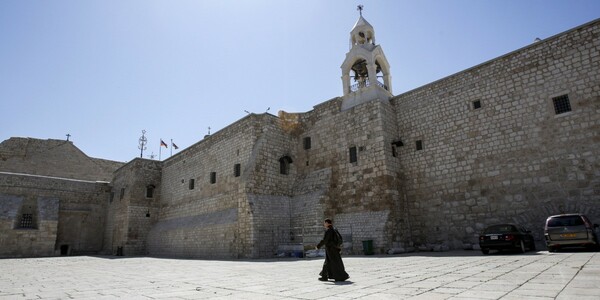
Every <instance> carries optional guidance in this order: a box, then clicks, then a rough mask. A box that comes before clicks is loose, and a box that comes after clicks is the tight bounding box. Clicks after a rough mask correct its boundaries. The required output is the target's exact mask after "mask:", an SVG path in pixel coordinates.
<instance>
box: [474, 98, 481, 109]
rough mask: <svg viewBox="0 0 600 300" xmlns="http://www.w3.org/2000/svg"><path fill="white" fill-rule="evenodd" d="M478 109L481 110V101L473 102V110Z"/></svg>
mask: <svg viewBox="0 0 600 300" xmlns="http://www.w3.org/2000/svg"><path fill="white" fill-rule="evenodd" d="M480 108H481V100H475V101H473V109H480Z"/></svg>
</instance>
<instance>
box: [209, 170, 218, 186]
mask: <svg viewBox="0 0 600 300" xmlns="http://www.w3.org/2000/svg"><path fill="white" fill-rule="evenodd" d="M210 183H211V184H215V183H217V172H210Z"/></svg>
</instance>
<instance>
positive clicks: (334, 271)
mask: <svg viewBox="0 0 600 300" xmlns="http://www.w3.org/2000/svg"><path fill="white" fill-rule="evenodd" d="M323 227H325V236H323V239H322V240H321V241H320V242H319V244H318V245H317V249H319V248H321V247H323V246H325V262H324V263H323V270H321V273H320V274H319V275H321V277H320V278H319V280H320V281H328V280H329V279H330V278H331V279H335V281H344V280H346V279H348V278H349V277H350V276H348V273H346V270H345V268H344V262H343V261H342V255H341V252H342V248H341V247H342V242H343V241H342V236H341V235H340V233H339V232H338V231H337V229H335V228H333V223H332V222H331V219H325V221H324V222H323Z"/></svg>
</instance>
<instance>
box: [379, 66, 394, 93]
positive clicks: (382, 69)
mask: <svg viewBox="0 0 600 300" xmlns="http://www.w3.org/2000/svg"><path fill="white" fill-rule="evenodd" d="M375 66H376V71H375V74H376V75H375V76H376V77H377V84H378V85H379V86H380V87H382V88H384V89H385V90H387V91H389V92H390V93H391V92H392V91H391V89H390V67H389V65H388V64H387V61H385V60H380V59H379V58H377V59H375Z"/></svg>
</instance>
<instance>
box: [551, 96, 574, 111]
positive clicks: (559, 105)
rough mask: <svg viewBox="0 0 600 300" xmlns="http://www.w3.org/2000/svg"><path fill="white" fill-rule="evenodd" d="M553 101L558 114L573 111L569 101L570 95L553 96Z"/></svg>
mask: <svg viewBox="0 0 600 300" xmlns="http://www.w3.org/2000/svg"><path fill="white" fill-rule="evenodd" d="M552 103H553V104H554V112H555V113H556V114H557V115H560V114H563V113H566V112H570V111H571V102H570V101H569V95H566V94H565V95H562V96H558V97H554V98H552Z"/></svg>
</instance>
